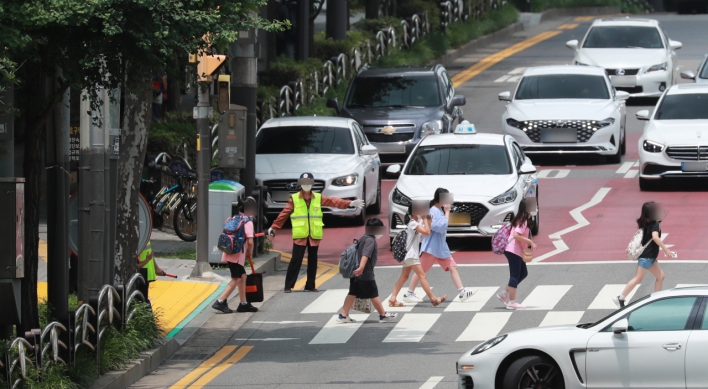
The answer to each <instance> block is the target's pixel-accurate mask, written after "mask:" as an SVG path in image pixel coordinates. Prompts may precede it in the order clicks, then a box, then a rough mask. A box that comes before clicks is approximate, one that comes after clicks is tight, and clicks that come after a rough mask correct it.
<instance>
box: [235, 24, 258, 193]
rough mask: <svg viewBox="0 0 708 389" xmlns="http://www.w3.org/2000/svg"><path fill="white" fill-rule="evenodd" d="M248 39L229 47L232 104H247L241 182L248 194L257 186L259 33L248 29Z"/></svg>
mask: <svg viewBox="0 0 708 389" xmlns="http://www.w3.org/2000/svg"><path fill="white" fill-rule="evenodd" d="M248 37H249V38H247V39H239V40H237V41H236V42H234V43H232V44H231V45H230V47H229V56H230V58H231V63H230V64H229V69H230V71H231V104H236V105H240V106H243V107H246V110H247V114H246V115H247V116H246V168H245V169H243V172H242V173H241V184H243V186H244V189H245V191H246V196H251V195H252V193H253V189H255V186H256V130H257V129H258V123H257V121H258V120H257V116H256V99H257V98H258V94H257V88H258V79H257V72H258V58H257V56H256V47H257V44H256V43H257V41H256V38H257V35H256V34H255V32H254V31H253V30H251V31H248Z"/></svg>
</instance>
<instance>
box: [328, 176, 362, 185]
mask: <svg viewBox="0 0 708 389" xmlns="http://www.w3.org/2000/svg"><path fill="white" fill-rule="evenodd" d="M358 178H359V175H358V174H356V173H354V174H350V175H348V176H344V177H337V178H335V179H333V180H332V185H334V186H350V185H354V184H356V181H357V179H358Z"/></svg>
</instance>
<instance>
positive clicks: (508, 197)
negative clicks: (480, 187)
mask: <svg viewBox="0 0 708 389" xmlns="http://www.w3.org/2000/svg"><path fill="white" fill-rule="evenodd" d="M514 200H516V188H511V189H509V190H507V191H506V192H504V193H502V194H500V195H499V196H497V197H495V198H493V199H491V200H489V203H490V204H492V205H502V204H506V203H513V202H514Z"/></svg>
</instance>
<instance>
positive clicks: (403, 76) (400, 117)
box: [327, 65, 466, 163]
mask: <svg viewBox="0 0 708 389" xmlns="http://www.w3.org/2000/svg"><path fill="white" fill-rule="evenodd" d="M465 103H466V101H465V96H462V95H457V96H456V95H455V87H454V86H453V85H452V81H451V80H450V76H448V74H447V70H445V68H444V67H443V66H442V65H435V66H434V67H388V68H369V67H368V66H365V67H363V68H362V69H361V70H360V71H359V73H358V74H357V75H356V76H354V78H353V79H352V81H351V83H350V84H349V89H348V90H347V95H346V97H345V99H344V104H342V106H341V107H340V106H339V102H338V101H337V99H336V98H331V99H329V100H328V101H327V106H328V107H330V108H334V109H335V110H337V114H338V115H339V116H341V117H346V118H352V119H354V120H356V121H357V122H359V124H361V126H362V127H363V128H364V133H365V134H366V137H367V138H369V142H371V143H372V144H373V145H374V146H376V148H377V149H378V150H379V156H380V158H381V162H384V163H394V162H405V160H406V158H407V157H408V155H409V154H410V153H411V151H412V150H413V148H414V147H415V145H417V144H418V142H419V141H420V140H421V139H422V138H423V137H425V136H426V135H431V134H440V133H446V132H451V131H453V130H454V128H455V127H454V125H455V121H457V123H459V122H460V121H462V120H463V118H462V109H461V108H460V106H462V105H465Z"/></svg>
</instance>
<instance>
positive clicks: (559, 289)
mask: <svg viewBox="0 0 708 389" xmlns="http://www.w3.org/2000/svg"><path fill="white" fill-rule="evenodd" d="M572 286H573V285H539V286H537V287H535V288H534V289H533V291H531V293H530V294H529V295H528V296H526V298H525V299H524V301H523V302H522V303H521V305H525V306H526V310H549V311H550V310H551V309H553V308H554V307H555V306H556V304H558V302H559V301H561V299H562V298H563V296H565V294H566V293H568V291H569V290H570V288H571V287H572Z"/></svg>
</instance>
